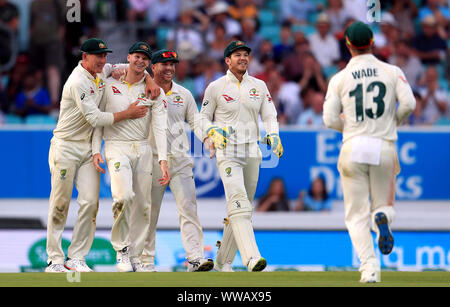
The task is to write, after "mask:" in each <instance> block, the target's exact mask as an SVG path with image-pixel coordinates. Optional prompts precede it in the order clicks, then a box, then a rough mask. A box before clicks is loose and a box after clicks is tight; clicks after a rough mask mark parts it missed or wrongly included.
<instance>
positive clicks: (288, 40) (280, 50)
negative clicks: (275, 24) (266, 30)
mask: <svg viewBox="0 0 450 307" xmlns="http://www.w3.org/2000/svg"><path fill="white" fill-rule="evenodd" d="M293 51H294V41H293V38H292V30H291V23H290V22H283V24H282V25H281V29H280V42H279V43H278V44H276V45H275V46H274V47H273V55H274V59H275V61H276V62H277V63H280V62H281V60H282V59H283V58H284V57H286V56H287V55H288V54H289V53H291V52H293Z"/></svg>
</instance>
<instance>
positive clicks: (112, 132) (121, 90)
mask: <svg viewBox="0 0 450 307" xmlns="http://www.w3.org/2000/svg"><path fill="white" fill-rule="evenodd" d="M125 77H126V75H123V76H122V77H121V78H120V79H119V80H116V79H114V78H108V79H107V80H106V86H105V93H104V95H103V98H102V101H101V103H100V109H101V110H105V112H111V113H116V112H122V111H125V110H126V109H128V107H129V106H130V104H132V103H134V102H136V101H139V104H142V105H147V106H149V108H150V110H149V112H147V114H146V115H145V116H144V117H141V118H136V119H127V120H123V121H120V122H118V123H115V124H114V125H111V126H108V127H103V128H101V127H100V128H97V129H95V132H94V138H93V148H92V153H93V154H96V153H99V152H100V149H101V137H102V135H103V139H104V140H105V141H106V142H108V141H145V140H147V139H148V137H149V134H150V126H151V127H152V130H153V132H154V133H155V136H156V145H155V146H156V147H157V148H158V149H159V150H158V155H159V160H167V137H166V130H167V109H166V101H165V99H166V96H165V95H164V92H163V90H162V89H161V93H160V95H159V96H158V97H157V99H156V100H151V99H149V98H146V97H145V76H144V77H143V78H142V79H141V80H139V81H138V82H136V83H133V84H129V83H128V82H126V81H125ZM150 123H151V125H150Z"/></svg>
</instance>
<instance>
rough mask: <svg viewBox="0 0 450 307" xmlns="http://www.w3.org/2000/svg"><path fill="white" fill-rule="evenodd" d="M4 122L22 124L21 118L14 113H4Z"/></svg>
mask: <svg viewBox="0 0 450 307" xmlns="http://www.w3.org/2000/svg"><path fill="white" fill-rule="evenodd" d="M5 124H23V119H22V117H20V116H17V115H14V114H5Z"/></svg>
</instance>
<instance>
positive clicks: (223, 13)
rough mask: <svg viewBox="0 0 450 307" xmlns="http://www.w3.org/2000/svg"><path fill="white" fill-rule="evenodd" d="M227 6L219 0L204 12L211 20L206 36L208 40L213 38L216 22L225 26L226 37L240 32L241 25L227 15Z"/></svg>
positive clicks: (210, 40)
mask: <svg viewBox="0 0 450 307" xmlns="http://www.w3.org/2000/svg"><path fill="white" fill-rule="evenodd" d="M228 8H229V6H228V4H227V3H226V2H225V1H220V0H219V1H216V2H215V3H214V4H213V5H212V6H210V7H209V8H208V9H207V11H206V13H207V15H208V16H209V17H210V22H211V23H210V26H209V29H208V32H207V36H206V37H207V38H206V39H207V41H208V42H213V41H214V40H215V38H214V25H215V24H218V23H221V24H223V25H224V26H225V30H226V34H227V36H228V37H231V36H235V35H240V34H241V31H242V30H241V25H240V23H239V22H238V21H236V20H234V19H233V18H231V17H230V16H229V14H228Z"/></svg>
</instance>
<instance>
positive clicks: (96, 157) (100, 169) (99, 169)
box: [92, 153, 105, 174]
mask: <svg viewBox="0 0 450 307" xmlns="http://www.w3.org/2000/svg"><path fill="white" fill-rule="evenodd" d="M92 159H93V160H94V167H95V169H96V170H97V172H99V173H103V174H104V173H105V170H104V169H103V167H101V166H100V164H104V163H105V161H103V157H102V155H101V154H99V153H97V154H95V155H94V156H93V157H92Z"/></svg>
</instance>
